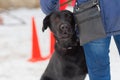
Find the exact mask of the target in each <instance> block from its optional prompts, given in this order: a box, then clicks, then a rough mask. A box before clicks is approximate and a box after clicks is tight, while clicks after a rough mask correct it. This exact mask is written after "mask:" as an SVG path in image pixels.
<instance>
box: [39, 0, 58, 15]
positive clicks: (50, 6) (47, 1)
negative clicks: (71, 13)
mask: <svg viewBox="0 0 120 80" xmlns="http://www.w3.org/2000/svg"><path fill="white" fill-rule="evenodd" d="M40 7H41V9H42V11H43V12H44V13H45V14H46V15H48V14H50V13H51V12H52V11H55V10H59V0H40Z"/></svg>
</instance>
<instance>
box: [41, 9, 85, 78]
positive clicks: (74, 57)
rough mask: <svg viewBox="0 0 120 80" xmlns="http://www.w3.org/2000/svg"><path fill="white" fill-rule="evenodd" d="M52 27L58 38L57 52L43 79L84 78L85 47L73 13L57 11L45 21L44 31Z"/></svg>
mask: <svg viewBox="0 0 120 80" xmlns="http://www.w3.org/2000/svg"><path fill="white" fill-rule="evenodd" d="M47 27H49V28H50V30H51V31H52V32H53V34H54V37H55V39H56V43H55V52H54V54H53V55H52V57H51V59H50V62H49V64H48V66H47V68H46V70H45V72H44V74H43V75H42V77H41V80H84V79H85V76H86V74H87V67H86V62H85V56H84V51H83V47H81V46H80V44H79V41H78V40H77V37H76V33H75V22H74V17H73V13H72V12H70V11H68V10H64V11H55V12H53V13H51V14H50V15H48V16H46V17H45V19H44V21H43V28H42V30H43V31H44V30H45V29H47Z"/></svg>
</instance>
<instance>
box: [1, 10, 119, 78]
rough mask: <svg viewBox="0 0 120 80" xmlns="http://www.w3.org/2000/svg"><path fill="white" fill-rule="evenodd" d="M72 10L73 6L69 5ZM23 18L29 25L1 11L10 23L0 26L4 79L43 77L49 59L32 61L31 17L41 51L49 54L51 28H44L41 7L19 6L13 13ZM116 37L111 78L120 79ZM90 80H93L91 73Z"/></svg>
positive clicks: (113, 47)
mask: <svg viewBox="0 0 120 80" xmlns="http://www.w3.org/2000/svg"><path fill="white" fill-rule="evenodd" d="M68 9H71V8H68ZM9 13H10V14H14V15H16V16H18V17H20V18H21V19H23V20H24V21H25V22H26V24H20V22H19V20H16V19H14V18H12V17H10V16H9V15H8V14H6V13H1V14H0V16H2V17H3V18H4V23H5V24H6V25H0V80H39V79H40V77H41V75H42V73H43V71H44V70H45V68H46V66H47V64H48V61H49V60H45V61H38V62H34V63H33V62H29V61H28V60H29V59H30V58H31V53H32V52H31V51H32V49H31V47H32V46H31V44H32V41H31V39H32V38H31V37H32V26H31V18H32V16H34V17H35V21H36V27H37V34H38V38H39V45H40V49H41V54H42V55H43V56H46V55H47V54H48V53H49V30H46V31H45V32H44V33H43V32H42V31H41V28H42V20H43V18H44V17H45V15H44V14H43V13H42V12H41V10H40V9H18V10H12V11H10V12H9ZM114 44H115V43H114V41H113V39H112V41H111V46H110V50H111V52H110V60H111V75H112V79H111V80H119V79H120V76H119V74H120V69H119V68H120V58H119V54H118V51H117V49H116V46H115V45H114ZM86 80H89V78H88V76H87V78H86Z"/></svg>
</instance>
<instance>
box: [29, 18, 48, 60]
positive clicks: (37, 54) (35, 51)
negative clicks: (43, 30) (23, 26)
mask: <svg viewBox="0 0 120 80" xmlns="http://www.w3.org/2000/svg"><path fill="white" fill-rule="evenodd" d="M49 57H50V55H48V56H47V57H42V55H41V51H40V47H39V43H38V37H37V32H36V25H35V20H34V17H32V57H31V58H30V59H29V61H30V62H36V61H43V60H47V59H48V58H49Z"/></svg>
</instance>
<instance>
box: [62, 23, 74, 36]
mask: <svg viewBox="0 0 120 80" xmlns="http://www.w3.org/2000/svg"><path fill="white" fill-rule="evenodd" d="M60 31H61V34H62V35H61V36H62V38H69V37H70V36H72V35H73V31H72V29H71V25H69V24H66V23H64V24H61V25H60Z"/></svg>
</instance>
